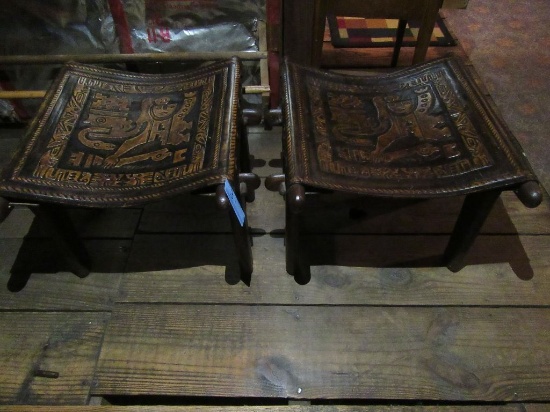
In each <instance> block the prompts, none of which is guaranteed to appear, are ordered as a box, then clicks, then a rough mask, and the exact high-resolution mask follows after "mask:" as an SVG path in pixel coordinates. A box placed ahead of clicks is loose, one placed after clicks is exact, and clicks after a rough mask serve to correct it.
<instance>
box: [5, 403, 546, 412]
mask: <svg viewBox="0 0 550 412" xmlns="http://www.w3.org/2000/svg"><path fill="white" fill-rule="evenodd" d="M548 408H549V405H548V404H524V403H515V404H510V405H466V406H461V405H458V406H457V405H455V406H425V405H422V406H396V405H393V406H381V405H368V406H351V405H314V406H301V405H298V406H296V405H292V406H224V407H220V406H197V405H194V406H161V405H155V406H143V405H142V406H110V405H108V406H57V407H49V406H1V405H0V412H53V411H59V412H73V411H74V412H191V411H192V412H195V411H196V412H543V411H547V410H548Z"/></svg>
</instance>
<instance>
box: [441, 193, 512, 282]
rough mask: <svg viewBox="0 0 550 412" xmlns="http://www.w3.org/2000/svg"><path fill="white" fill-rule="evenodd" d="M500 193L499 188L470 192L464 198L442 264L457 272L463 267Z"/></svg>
mask: <svg viewBox="0 0 550 412" xmlns="http://www.w3.org/2000/svg"><path fill="white" fill-rule="evenodd" d="M500 193H501V191H500V190H492V191H487V192H479V193H472V194H469V195H467V196H466V199H464V204H463V205H462V210H461V211H460V215H459V216H458V219H457V221H456V224H455V227H454V229H453V233H452V234H451V238H450V240H449V243H448V245H447V249H446V250H445V253H444V254H443V262H444V265H445V266H447V267H448V268H449V270H451V271H453V272H458V271H459V270H460V269H462V268H463V267H464V258H465V256H466V254H467V253H468V250H469V249H470V247H471V246H472V244H473V243H474V240H475V239H476V236H477V235H478V233H479V231H480V229H481V227H482V226H483V223H484V222H485V219H486V218H487V216H488V215H489V213H490V212H491V210H492V208H493V205H494V204H495V202H496V201H497V199H498V198H499V196H500Z"/></svg>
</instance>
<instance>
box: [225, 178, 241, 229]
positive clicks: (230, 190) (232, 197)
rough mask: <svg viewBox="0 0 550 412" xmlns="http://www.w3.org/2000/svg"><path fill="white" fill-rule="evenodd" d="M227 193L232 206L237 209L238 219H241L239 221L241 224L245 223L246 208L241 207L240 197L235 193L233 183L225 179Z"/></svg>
mask: <svg viewBox="0 0 550 412" xmlns="http://www.w3.org/2000/svg"><path fill="white" fill-rule="evenodd" d="M224 189H225V194H226V195H227V198H228V199H229V203H231V207H232V208H233V210H234V211H235V214H236V215H237V219H238V220H239V223H240V224H241V226H243V225H244V210H243V208H242V207H241V203H240V202H239V199H238V198H237V196H236V195H235V192H234V191H233V188H232V187H231V184H230V183H229V180H226V181H225V184H224Z"/></svg>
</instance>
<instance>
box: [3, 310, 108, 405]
mask: <svg viewBox="0 0 550 412" xmlns="http://www.w3.org/2000/svg"><path fill="white" fill-rule="evenodd" d="M108 318H109V314H107V313H102V312H98V313H84V312H81V313H78V314H75V313H71V312H65V313H60V312H0V330H1V331H2V333H1V334H0V369H1V370H2V374H1V375H0V403H1V404H46V405H47V404H49V405H75V404H76V405H78V404H82V405H84V404H86V403H87V400H88V396H89V391H90V386H91V385H92V384H93V382H92V379H93V376H94V369H95V366H96V362H97V357H98V354H99V348H100V345H101V342H102V338H103V333H104V329H105V325H106V323H107V320H108ZM38 370H45V371H51V372H55V373H56V374H58V376H57V377H55V376H54V377H51V378H48V377H42V376H37V375H39V373H38V372H37V371H38Z"/></svg>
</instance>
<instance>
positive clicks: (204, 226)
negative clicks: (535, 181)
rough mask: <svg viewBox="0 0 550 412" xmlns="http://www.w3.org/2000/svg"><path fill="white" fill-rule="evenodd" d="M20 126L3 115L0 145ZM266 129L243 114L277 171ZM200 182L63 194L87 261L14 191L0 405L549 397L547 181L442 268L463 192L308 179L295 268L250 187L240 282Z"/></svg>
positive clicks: (324, 405) (432, 405)
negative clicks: (408, 193)
mask: <svg viewBox="0 0 550 412" xmlns="http://www.w3.org/2000/svg"><path fill="white" fill-rule="evenodd" d="M18 134H19V132H18V131H17V130H15V131H14V130H0V160H1V161H2V162H3V161H5V160H6V159H7V157H8V154H7V153H8V152H9V150H10V149H11V148H13V147H14V146H15V145H16V144H17V142H18V140H19V137H18ZM280 138H281V129H280V128H274V129H273V130H271V131H265V130H263V129H262V128H260V127H258V128H253V129H251V130H250V144H251V152H252V154H253V155H254V166H255V168H254V171H255V172H256V173H257V174H259V175H260V176H261V177H262V178H265V177H266V176H267V175H269V174H271V173H276V172H280V171H281V162H280V160H279V153H280V150H281V148H280ZM211 200H212V199H209V198H192V199H190V198H178V199H173V200H170V201H167V202H164V203H159V204H155V205H151V206H149V207H146V208H144V209H127V210H116V211H108V212H93V211H92V212H89V211H86V212H83V211H78V210H74V211H73V213H72V215H73V218H74V220H75V222H76V224H77V227H78V230H79V233H80V235H81V237H82V238H83V239H85V242H86V245H87V247H88V248H89V250H90V253H91V254H92V259H93V265H94V270H93V273H92V274H90V276H89V277H87V278H86V279H79V278H76V277H75V276H74V275H71V274H69V273H67V272H65V271H63V267H60V266H59V264H58V263H57V260H56V259H55V251H54V250H52V249H51V248H50V242H49V241H48V238H47V237H45V234H44V232H43V230H42V228H41V227H40V225H39V222H35V221H33V218H32V214H31V213H30V212H29V211H28V210H26V209H20V210H14V211H13V212H12V214H11V215H10V216H9V218H8V219H7V220H6V221H5V222H4V223H2V224H1V225H0V258H1V261H0V286H1V287H0V331H1V332H0V333H1V335H0V371H1V374H0V404H1V405H4V406H0V411H5V410H10V411H41V410H66V411H74V410H82V411H98V410H109V411H128V410H136V411H191V410H193V411H194V410H202V411H210V410H220V409H221V410H225V411H237V410H239V411H241V410H248V411H252V410H254V411H258V410H259V411H267V410H269V411H321V412H323V411H350V412H351V411H387V412H390V411H410V412H413V411H420V410H422V411H435V410H437V411H440V410H443V411H480V410H481V411H506V412H508V411H529V412H533V411H537V412H538V411H546V410H550V389H549V388H550V263H549V259H548V251H549V250H550V201H549V199H548V197H546V198H545V201H544V203H543V204H542V205H541V206H540V207H539V208H537V209H533V210H530V209H526V208H524V207H523V206H522V205H521V203H520V202H519V201H518V200H517V199H516V198H515V196H514V195H513V194H511V193H507V194H505V195H504V196H502V200H501V201H499V202H498V204H497V206H496V208H495V210H494V211H493V213H492V214H491V216H490V217H489V220H488V221H487V223H486V225H485V226H484V228H483V233H482V235H481V236H480V237H479V238H478V241H477V242H476V244H475V245H474V248H473V250H472V251H471V253H470V255H469V257H468V266H467V267H466V268H465V269H463V270H462V271H461V272H459V273H451V272H449V271H448V270H447V269H445V268H441V267H438V266H436V263H437V260H438V257H439V255H440V254H441V253H442V251H443V249H444V246H445V243H446V240H447V239H448V234H449V233H450V231H451V229H452V226H453V224H454V218H455V217H456V214H457V213H458V210H459V208H460V199H440V200H433V201H423V202H407V203H396V204H395V205H392V206H391V207H387V206H382V205H381V204H379V202H376V201H370V202H365V201H355V202H350V200H349V199H346V198H338V199H336V200H331V199H330V198H326V197H323V196H319V198H318V199H317V200H316V201H314V202H312V204H310V205H309V208H310V217H309V219H308V222H307V228H308V236H307V239H308V242H307V243H308V252H309V253H310V255H311V256H312V260H313V262H314V265H315V266H314V267H313V268H312V280H311V282H310V283H309V284H308V285H306V286H300V285H297V284H296V283H295V282H294V281H293V279H292V278H291V277H290V276H288V275H287V274H286V272H285V264H284V241H283V237H282V235H283V233H284V232H283V231H284V205H283V200H282V198H281V197H280V196H279V195H278V194H276V193H271V192H268V191H267V190H265V189H264V188H263V187H262V189H260V190H259V191H258V192H257V198H256V201H255V202H254V203H253V204H251V205H250V206H249V210H248V213H249V221H250V225H251V226H252V228H253V233H254V247H253V253H254V265H255V266H254V274H253V279H252V284H251V286H250V287H247V286H245V285H244V284H242V283H236V284H235V281H234V278H235V276H234V274H233V272H232V267H233V266H232V264H229V265H228V266H227V262H231V255H230V252H231V251H232V243H231V237H230V235H229V234H228V231H229V227H228V225H226V222H225V221H224V220H223V219H222V218H221V216H219V215H218V214H217V212H216V210H215V208H214V207H213V204H212V203H213V202H212V201H211ZM350 210H353V211H354V213H352V214H351V215H352V217H353V218H350ZM226 266H227V267H226ZM12 272H17V273H25V272H32V273H33V274H32V275H31V276H30V278H28V279H26V278H25V276H21V275H18V276H15V275H11V274H10V273H12ZM15 405H44V407H43V408H42V409H41V408H38V407H37V406H19V407H17V406H15ZM61 405H66V408H64V409H63V408H61V407H60V406H61ZM109 405H111V406H109ZM156 405H164V406H156ZM48 406H49V407H48ZM77 406H79V407H78V408H77Z"/></svg>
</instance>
